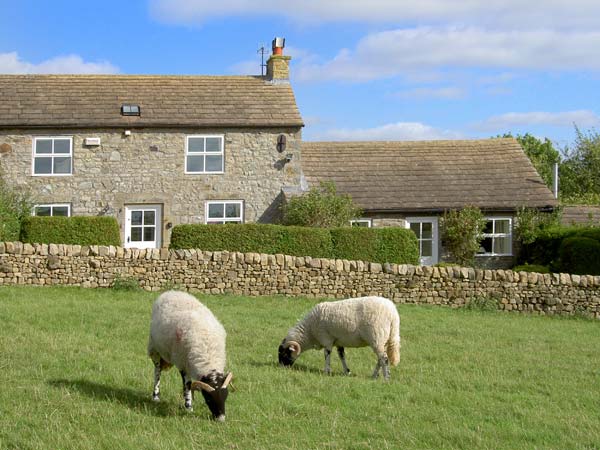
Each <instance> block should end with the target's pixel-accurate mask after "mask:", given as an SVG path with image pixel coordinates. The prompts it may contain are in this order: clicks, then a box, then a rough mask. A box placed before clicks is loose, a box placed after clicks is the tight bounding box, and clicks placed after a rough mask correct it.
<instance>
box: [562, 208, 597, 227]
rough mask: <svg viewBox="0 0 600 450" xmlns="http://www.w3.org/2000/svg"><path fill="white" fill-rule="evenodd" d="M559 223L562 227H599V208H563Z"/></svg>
mask: <svg viewBox="0 0 600 450" xmlns="http://www.w3.org/2000/svg"><path fill="white" fill-rule="evenodd" d="M561 223H562V224H563V225H567V226H570V225H592V226H598V225H600V206H591V205H573V206H564V207H563V210H562V218H561Z"/></svg>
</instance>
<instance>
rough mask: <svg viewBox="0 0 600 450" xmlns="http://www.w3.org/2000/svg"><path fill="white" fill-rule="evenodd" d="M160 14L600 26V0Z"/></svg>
mask: <svg viewBox="0 0 600 450" xmlns="http://www.w3.org/2000/svg"><path fill="white" fill-rule="evenodd" d="M150 9H151V12H152V14H153V16H154V17H155V18H156V19H157V20H161V21H167V22H173V23H206V22H207V21H209V20H211V19H213V18H215V17H226V16H238V17H248V16H254V17H265V16H278V17H284V18H286V19H288V20H290V21H293V22H301V23H317V24H319V23H327V22H349V21H350V22H363V23H386V24H398V23H405V24H406V23H415V22H419V23H445V22H449V21H450V22H455V23H462V24H481V25H484V26H502V27H505V28H519V27H520V28H524V29H530V28H544V27H551V28H563V29H568V28H578V29H581V28H588V29H594V28H598V26H600V3H599V2H597V1H596V0H572V1H570V2H565V1H564V0H544V1H543V2H542V3H540V2H532V1H529V2H527V1H523V0H487V1H485V2H483V1H481V0H456V1H448V0H403V1H398V0H369V1H364V0H344V1H343V2H342V1H341V0H303V1H280V0H277V1H276V0H220V1H218V2H215V1H214V0H151V2H150Z"/></svg>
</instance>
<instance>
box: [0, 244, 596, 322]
mask: <svg viewBox="0 0 600 450" xmlns="http://www.w3.org/2000/svg"><path fill="white" fill-rule="evenodd" d="M116 277H121V278H129V277H132V278H135V279H136V280H138V281H139V283H140V285H141V286H142V287H143V288H144V289H146V290H152V291H155V290H160V289H163V288H166V287H179V288H184V289H189V290H191V291H193V292H200V293H206V294H221V293H231V294H238V295H250V296H255V295H273V294H283V295H302V296H308V297H314V298H344V297H355V296H362V295H382V296H385V297H389V298H391V299H393V300H394V301H395V302H398V303H421V304H436V305H446V306H451V307H460V306H463V305H465V304H466V303H467V302H469V301H470V300H472V299H474V298H495V299H497V300H498V301H499V306H498V307H499V308H500V309H502V310H505V311H515V312H526V313H532V314H549V315H553V314H566V315H571V314H576V313H581V314H586V315H589V316H593V317H595V318H597V319H600V276H589V275H586V276H583V275H582V276H579V275H569V274H543V275H542V274H535V273H526V272H519V273H516V272H512V271H510V270H480V269H472V268H464V267H425V266H423V267H421V266H410V265H397V264H385V265H381V264H376V263H367V262H363V261H347V260H329V259H318V258H310V257H294V256H285V255H265V254H258V253H236V252H207V251H200V250H176V251H173V250H168V249H166V248H162V249H152V250H138V249H123V248H120V247H103V246H90V247H87V246H83V247H82V246H78V245H53V244H50V245H45V244H36V245H30V244H22V243H20V242H16V243H13V242H6V243H0V286H3V285H4V286H6V285H72V286H83V287H110V286H111V285H112V283H113V282H114V280H115V278H116Z"/></svg>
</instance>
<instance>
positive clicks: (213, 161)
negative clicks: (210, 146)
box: [206, 155, 223, 172]
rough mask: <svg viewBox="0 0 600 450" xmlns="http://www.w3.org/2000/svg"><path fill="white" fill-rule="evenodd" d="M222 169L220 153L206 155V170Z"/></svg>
mask: <svg viewBox="0 0 600 450" xmlns="http://www.w3.org/2000/svg"><path fill="white" fill-rule="evenodd" d="M221 170H223V157H222V156H221V155H208V156H207V157H206V171H207V172H220V171H221Z"/></svg>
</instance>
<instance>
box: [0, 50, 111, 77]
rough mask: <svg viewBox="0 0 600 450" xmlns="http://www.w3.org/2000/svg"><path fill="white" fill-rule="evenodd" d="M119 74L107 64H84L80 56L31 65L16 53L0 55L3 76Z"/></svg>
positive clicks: (0, 67) (0, 70)
mask: <svg viewBox="0 0 600 450" xmlns="http://www.w3.org/2000/svg"><path fill="white" fill-rule="evenodd" d="M117 72H119V69H118V67H116V66H113V65H112V64H110V63H109V62H106V61H100V62H85V61H84V60H83V59H82V58H81V56H78V55H67V56H57V57H55V58H51V59H48V60H46V61H42V62H41V63H39V64H33V63H30V62H27V61H23V60H22V59H21V58H19V55H18V54H17V52H10V53H0V73H4V74H34V73H48V74H110V73H117Z"/></svg>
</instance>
